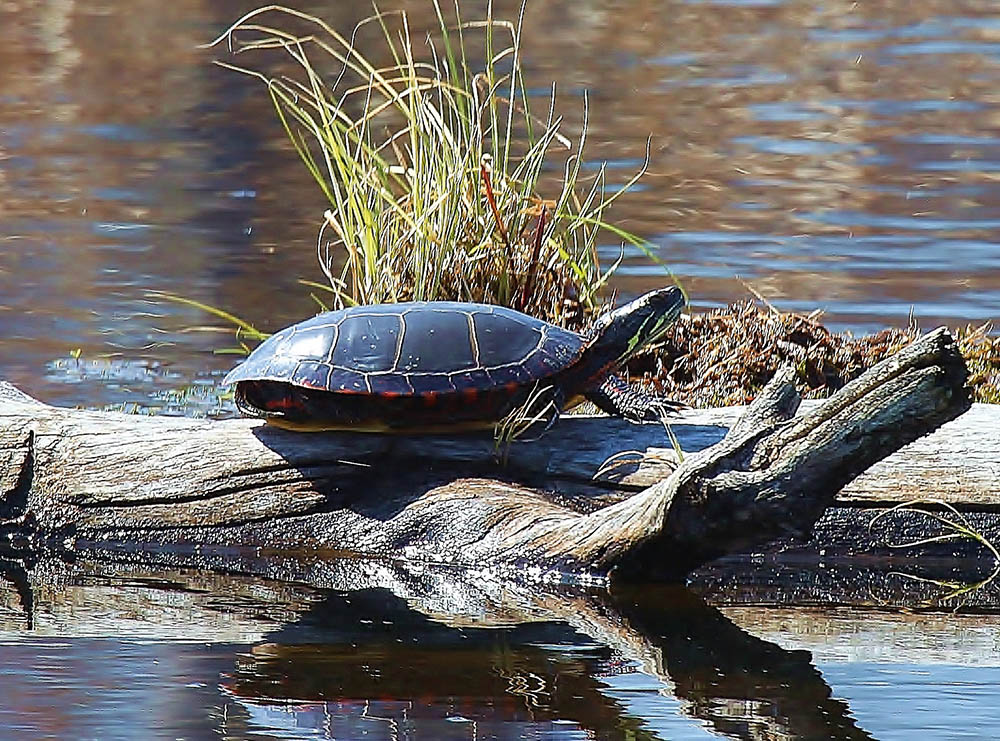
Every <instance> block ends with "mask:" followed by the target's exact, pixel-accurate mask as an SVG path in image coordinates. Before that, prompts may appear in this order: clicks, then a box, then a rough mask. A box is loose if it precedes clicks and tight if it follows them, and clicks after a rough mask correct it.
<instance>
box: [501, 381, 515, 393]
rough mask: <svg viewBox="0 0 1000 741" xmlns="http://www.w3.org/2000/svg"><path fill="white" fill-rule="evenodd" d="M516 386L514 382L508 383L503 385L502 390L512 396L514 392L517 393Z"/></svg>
mask: <svg viewBox="0 0 1000 741" xmlns="http://www.w3.org/2000/svg"><path fill="white" fill-rule="evenodd" d="M517 386H518V384H517V382H516V381H511V382H510V383H505V384H504V385H503V387H504V389H506V390H507V393H510V394H513V393H514V392H515V391H517Z"/></svg>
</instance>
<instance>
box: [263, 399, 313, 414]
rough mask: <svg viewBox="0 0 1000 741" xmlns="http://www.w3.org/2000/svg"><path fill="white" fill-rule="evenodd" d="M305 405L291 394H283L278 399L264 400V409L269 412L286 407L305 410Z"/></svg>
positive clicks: (282, 409)
mask: <svg viewBox="0 0 1000 741" xmlns="http://www.w3.org/2000/svg"><path fill="white" fill-rule="evenodd" d="M305 408H306V407H305V405H304V404H303V403H302V402H301V401H300V400H299V399H296V398H295V397H293V396H283V397H282V398H280V399H268V400H267V401H266V402H264V409H266V410H267V411H269V412H279V411H286V410H288V409H296V410H298V411H300V412H301V411H305Z"/></svg>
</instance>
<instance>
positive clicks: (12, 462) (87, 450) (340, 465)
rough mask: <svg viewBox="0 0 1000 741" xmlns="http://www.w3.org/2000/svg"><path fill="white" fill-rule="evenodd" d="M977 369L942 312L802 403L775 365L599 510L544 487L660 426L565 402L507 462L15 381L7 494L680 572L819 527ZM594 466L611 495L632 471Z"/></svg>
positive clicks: (193, 521) (558, 565)
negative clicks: (92, 401) (673, 460)
mask: <svg viewBox="0 0 1000 741" xmlns="http://www.w3.org/2000/svg"><path fill="white" fill-rule="evenodd" d="M964 374H965V368H964V364H963V363H962V361H961V358H960V357H959V355H958V353H957V351H956V350H955V347H954V343H953V342H952V340H951V338H950V336H949V335H948V334H947V333H946V332H944V331H937V332H934V333H932V334H930V335H928V336H926V337H924V338H923V339H922V340H920V341H919V342H917V343H915V344H913V345H911V346H910V347H908V348H905V349H904V350H903V351H901V352H900V353H899V355H897V356H896V357H894V358H891V359H889V360H888V361H886V362H884V363H882V364H880V365H879V366H877V367H876V368H873V369H872V370H871V371H869V373H867V374H865V376H863V377H862V378H860V379H858V380H857V381H855V382H853V383H852V384H849V385H848V386H846V387H845V388H844V389H842V390H841V391H840V392H838V393H837V394H836V395H835V396H834V397H832V398H831V399H829V400H827V401H825V402H823V403H821V404H819V405H816V406H812V407H809V408H808V409H807V411H806V412H805V413H804V414H802V415H800V416H797V417H795V416H793V414H794V413H795V411H796V407H797V406H798V397H797V395H796V394H795V392H794V389H793V388H792V385H791V375H790V373H789V372H783V373H779V374H778V375H777V376H776V377H775V379H774V380H773V381H772V382H771V383H770V384H769V385H768V386H767V388H766V389H765V390H764V391H763V392H762V394H761V396H760V397H759V398H758V399H757V400H756V401H755V402H754V403H753V404H752V405H750V406H749V407H748V408H746V409H744V410H742V414H740V415H739V416H734V415H733V414H732V413H731V412H714V413H702V412H699V413H687V414H684V415H681V416H680V417H679V418H678V419H677V424H676V425H674V428H675V430H677V431H678V437H679V438H680V439H681V444H682V447H684V448H686V449H688V450H691V449H693V448H698V447H702V448H705V449H704V450H702V451H701V452H700V453H697V454H689V455H687V456H686V457H685V458H684V461H683V463H681V464H680V465H679V466H678V467H677V469H676V470H675V471H673V472H672V473H670V474H669V476H662V475H660V474H662V473H665V472H664V471H663V469H662V468H661V469H660V473H658V474H657V475H658V476H660V478H659V479H658V480H657V481H656V483H653V484H652V485H650V486H648V487H647V488H645V489H644V490H642V491H641V492H638V493H636V494H635V495H634V496H631V497H628V498H625V499H623V500H622V501H618V502H616V503H614V504H610V505H608V506H604V507H601V508H599V509H595V507H594V506H593V502H591V503H589V504H588V503H587V502H585V501H580V500H584V499H587V496H586V495H583V496H580V497H577V498H576V499H577V500H578V501H575V502H573V501H568V500H567V497H565V496H562V497H554V496H552V495H551V494H550V493H548V492H547V491H543V490H542V489H543V488H544V489H546V490H547V489H550V488H557V489H560V490H562V491H564V492H565V491H566V490H572V489H573V485H574V484H575V485H577V486H579V487H580V488H586V489H587V490H588V492H589V493H590V495H592V494H593V492H594V491H595V489H594V487H593V486H592V485H591V484H592V478H593V475H594V473H595V471H596V470H597V468H598V467H599V466H600V463H601V462H602V461H603V460H604V459H605V458H606V457H608V456H609V455H611V454H613V453H616V452H618V451H620V450H622V449H636V450H640V451H641V450H646V449H647V448H650V447H652V446H651V445H650V443H651V442H656V443H658V444H659V445H660V446H661V447H662V446H663V444H664V440H665V435H664V433H663V430H662V429H661V428H659V427H658V426H654V425H644V426H639V425H629V424H627V423H624V422H621V421H619V420H607V419H599V418H582V419H574V418H567V419H564V420H562V421H561V422H560V424H559V425H558V426H557V428H556V429H555V430H554V431H553V432H552V433H551V434H549V435H547V436H546V437H545V438H543V439H542V440H541V441H538V442H533V443H519V444H515V445H514V447H513V448H512V450H511V451H510V453H509V455H508V456H507V458H508V461H509V463H508V466H507V467H506V468H501V467H499V466H498V464H497V463H496V458H497V456H496V452H497V451H496V450H495V449H494V445H493V442H492V440H491V439H484V438H482V437H470V436H465V437H451V438H449V437H442V436H433V437H421V438H407V437H392V436H380V435H361V434H353V435H352V434H344V433H340V434H302V433H295V432H289V431H285V430H280V429H277V428H274V427H270V426H267V425H263V424H262V423H260V422H259V421H255V420H229V421H225V422H215V421H204V420H191V419H176V418H157V417H140V416H129V415H121V414H115V413H105V412H86V411H76V410H66V409H57V408H53V407H49V406H46V405H43V404H40V403H38V402H36V401H34V400H32V399H29V398H28V397H25V396H24V395H23V394H20V392H18V391H17V390H16V389H13V388H12V387H10V386H7V385H5V384H4V385H2V386H0V455H3V453H2V451H9V452H8V453H7V454H6V457H0V463H2V464H3V467H2V469H0V512H2V513H3V517H4V519H6V520H7V521H8V524H7V526H6V527H7V529H8V530H10V531H12V532H13V531H16V530H18V529H19V528H20V530H22V531H23V530H30V531H31V533H32V534H33V535H34V536H37V537H42V538H46V539H49V540H52V539H59V540H63V541H65V542H70V543H72V542H73V540H74V539H83V540H87V541H88V542H101V541H106V542H111V543H124V542H129V543H137V544H157V545H162V546H170V545H173V546H177V545H192V544H194V545H216V546H225V545H234V546H255V547H268V548H275V549H296V548H308V549H314V550H327V551H331V552H349V553H355V554H360V555H365V556H377V557H388V558H404V559H408V560H413V561H426V562H434V563H449V564H460V565H464V566H481V565H508V566H511V565H513V566H516V567H518V568H520V567H524V566H530V567H531V568H538V567H541V568H542V571H543V572H544V573H551V574H555V573H562V572H566V571H574V572H576V571H595V572H599V573H608V572H610V571H613V570H615V569H623V570H632V571H635V572H638V573H641V574H645V575H650V574H657V575H667V576H671V577H676V576H678V575H680V574H683V573H685V572H686V571H687V570H689V569H690V568H692V567H693V566H695V565H697V564H698V563H701V562H703V561H705V560H708V559H710V558H713V557H715V556H718V555H722V554H725V553H730V552H733V551H734V550H739V549H743V548H746V547H747V546H748V545H752V544H757V543H762V542H765V541H766V540H769V539H772V538H775V537H780V536H785V535H789V534H796V535H801V534H805V533H807V532H808V531H809V529H810V528H811V527H812V525H813V523H814V522H815V521H816V520H817V518H818V517H819V516H820V515H821V514H822V512H823V510H824V509H825V508H826V507H827V506H828V505H829V504H830V503H831V502H833V501H834V497H835V495H836V494H837V492H839V491H840V490H841V489H842V488H843V487H844V486H845V485H847V484H848V483H849V482H850V481H851V480H852V479H854V478H855V477H856V476H858V475H859V474H861V473H862V472H863V471H864V470H865V469H866V468H868V467H869V466H871V465H872V464H874V463H875V462H877V461H879V460H881V459H882V458H884V457H885V456H887V455H889V454H890V453H892V452H893V451H895V450H897V449H898V448H900V447H901V446H904V445H906V444H908V443H910V442H912V441H913V440H915V439H917V438H919V437H921V436H922V435H923V434H925V433H926V432H928V431H930V430H933V429H934V428H936V427H938V426H939V425H941V424H942V423H944V422H947V421H948V420H951V419H953V418H955V417H957V416H958V415H959V414H961V413H962V412H963V411H965V410H966V409H967V408H968V406H969V403H968V398H967V395H966V393H965V391H964V378H965V376H964ZM726 415H729V416H726ZM724 421H728V422H729V424H730V425H731V429H729V431H728V432H726V429H725V427H724V426H723V425H721V424H719V423H720V422H724ZM706 445H711V447H707V448H706V447H705V446H706ZM906 475H907V477H908V478H909V477H912V476H913V475H914V474H913V472H912V470H908V471H907V473H906ZM612 478H614V477H612ZM618 478H623V477H622V476H618ZM553 482H563V483H562V485H561V486H560V485H556V486H555V487H553ZM584 483H586V484H587V487H583V486H582V485H583V484H584ZM599 484H600V486H602V487H604V491H605V492H607V493H610V494H612V495H613V492H614V491H615V490H616V489H622V488H628V486H629V485H631V486H632V487H633V488H634V486H635V479H634V478H633V479H631V480H630V479H629V478H628V476H624V483H617V482H615V481H603V480H602V481H601V482H599ZM994 485H995V480H994ZM529 486H530V487H536V488H528V487H529ZM591 498H592V496H591ZM603 503H605V502H604V501H602V502H601V504H603Z"/></svg>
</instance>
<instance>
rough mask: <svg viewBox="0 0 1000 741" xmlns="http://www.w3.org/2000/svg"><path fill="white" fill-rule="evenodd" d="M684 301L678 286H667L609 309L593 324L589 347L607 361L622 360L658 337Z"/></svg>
mask: <svg viewBox="0 0 1000 741" xmlns="http://www.w3.org/2000/svg"><path fill="white" fill-rule="evenodd" d="M686 303H687V300H686V299H685V298H684V293H683V292H682V291H681V289H680V288H678V287H677V286H668V287H667V288H658V289H656V290H655V291H650V292H649V293H646V294H643V295H642V296H640V297H639V298H637V299H635V300H634V301H632V302H630V303H627V304H625V305H624V306H622V307H621V308H618V309H615V310H614V311H609V312H608V313H607V314H604V315H602V316H601V317H600V318H599V319H598V320H597V321H596V322H595V324H594V330H593V346H592V347H593V350H596V351H597V352H598V354H599V355H601V356H605V357H607V359H608V362H613V363H622V362H624V361H625V360H627V359H628V358H630V357H632V356H633V355H635V354H636V353H637V352H639V351H640V350H641V349H642V348H643V347H646V346H647V345H651V344H652V343H654V342H656V341H657V340H658V339H660V338H661V337H662V336H663V335H664V333H665V332H666V331H667V328H669V327H670V325H671V324H673V323H674V322H675V321H676V320H677V317H679V316H680V315H681V311H682V310H683V309H684V306H685V304H686Z"/></svg>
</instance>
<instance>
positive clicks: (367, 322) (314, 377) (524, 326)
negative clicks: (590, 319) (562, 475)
mask: <svg viewBox="0 0 1000 741" xmlns="http://www.w3.org/2000/svg"><path fill="white" fill-rule="evenodd" d="M585 344H586V341H585V339H584V338H583V337H582V336H580V335H579V334H576V333H575V332H571V331H569V330H565V329H561V328H559V327H556V326H554V325H552V324H549V323H547V322H544V321H541V320H539V319H535V318H533V317H530V316H527V315H526V314H522V313H520V312H517V311H514V310H512V309H507V308H504V307H500V306H491V305H487V304H472V303H456V302H446V301H434V302H412V303H401V304H381V305H375V306H356V307H351V308H349V309H343V310H341V311H331V312H327V313H324V314H319V315H317V316H314V317H312V318H311V319H307V320H306V321H304V322H300V323H299V324H296V325H293V326H291V327H287V328H286V329H283V330H281V331H280V332H278V333H276V334H274V335H272V336H271V337H269V338H268V339H267V340H265V341H264V342H263V343H262V344H261V345H259V346H258V347H257V348H256V349H255V350H254V351H253V352H252V353H251V354H250V356H249V357H248V358H247V359H246V361H245V362H243V363H242V364H241V365H239V366H237V367H236V368H235V369H233V370H232V371H231V372H230V373H229V375H227V376H226V378H225V380H224V381H223V383H225V384H232V383H238V382H242V381H278V382H283V383H287V384H291V385H292V386H296V387H301V388H305V389H316V390H321V391H329V392H332V393H334V394H368V395H378V396H386V397H389V396H391V397H398V396H421V395H436V394H454V393H459V392H466V391H475V392H483V393H487V392H490V391H494V390H499V389H508V390H512V389H514V388H515V387H520V386H522V385H525V384H528V383H532V382H534V381H536V380H541V379H545V378H548V377H549V376H552V375H554V374H556V373H558V372H560V371H562V370H564V369H565V368H567V367H568V366H570V365H572V364H573V363H574V362H575V361H576V360H577V359H578V358H579V357H580V354H581V352H582V351H583V348H584V346H585Z"/></svg>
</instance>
